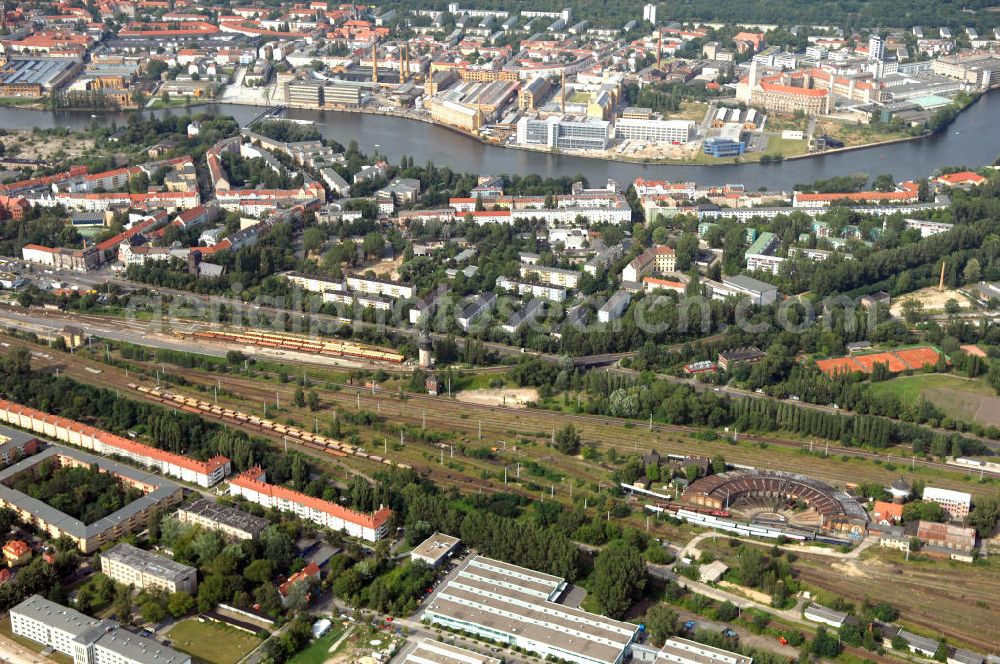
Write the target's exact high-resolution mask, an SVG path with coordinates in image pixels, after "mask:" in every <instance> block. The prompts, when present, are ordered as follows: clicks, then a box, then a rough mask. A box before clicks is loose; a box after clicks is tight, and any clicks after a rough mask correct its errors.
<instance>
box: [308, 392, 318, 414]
mask: <svg viewBox="0 0 1000 664" xmlns="http://www.w3.org/2000/svg"><path fill="white" fill-rule="evenodd" d="M306 403H307V404H308V405H309V410H311V411H313V412H316V411H317V410H319V394H317V393H316V390H309V395H308V396H307V397H306Z"/></svg>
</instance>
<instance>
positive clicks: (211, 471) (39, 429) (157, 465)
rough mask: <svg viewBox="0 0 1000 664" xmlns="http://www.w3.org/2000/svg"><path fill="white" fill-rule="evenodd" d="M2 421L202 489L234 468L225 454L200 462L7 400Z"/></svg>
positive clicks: (0, 407)
mask: <svg viewBox="0 0 1000 664" xmlns="http://www.w3.org/2000/svg"><path fill="white" fill-rule="evenodd" d="M0 421H2V422H6V423H8V424H12V425H14V426H16V427H19V428H21V429H27V430H29V431H34V432H35V433H38V434H41V435H43V436H48V437H50V438H55V439H56V440H60V441H62V442H64V443H68V444H70V445H76V446H78V447H82V448H84V449H87V450H91V451H94V452H97V453H98V454H106V455H113V456H119V457H124V458H126V459H128V460H129V461H132V462H134V463H137V464H140V465H142V466H145V467H147V468H152V469H154V470H157V471H159V472H160V473H162V474H164V475H167V476H169V477H176V478H178V479H181V480H184V481H185V482H191V483H192V484H197V485H198V486H201V487H206V488H207V487H210V486H213V485H215V484H218V483H219V482H220V481H221V480H222V478H224V477H225V476H226V475H228V474H229V473H230V470H231V468H232V464H231V462H230V460H229V459H228V458H226V457H224V456H221V455H219V456H214V457H212V458H211V459H209V460H207V461H198V460H196V459H191V458H188V457H186V456H183V455H180V454H174V453H173V452H167V451H166V450H161V449H158V448H156V447H152V446H150V445H144V444H142V443H139V442H136V441H134V440H130V439H128V438H125V437H123V436H116V435H115V434H112V433H108V432H107V431H102V430H100V429H96V428H94V427H92V426H89V425H86V424H83V423H82V422H76V421H74V420H70V419H67V418H65V417H59V416H57V415H49V414H48V413H45V412H42V411H40V410H35V409H34V408H29V407H27V406H22V405H20V404H16V403H13V402H11V401H7V400H6V399H0Z"/></svg>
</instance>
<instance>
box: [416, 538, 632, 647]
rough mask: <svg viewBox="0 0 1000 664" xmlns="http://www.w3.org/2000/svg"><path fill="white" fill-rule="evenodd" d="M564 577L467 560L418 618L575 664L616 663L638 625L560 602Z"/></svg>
mask: <svg viewBox="0 0 1000 664" xmlns="http://www.w3.org/2000/svg"><path fill="white" fill-rule="evenodd" d="M568 586H569V584H568V583H567V582H566V580H565V579H562V578H560V577H557V576H552V575H550V574H543V573H541V572H535V571H533V570H530V569H525V568H524V567H518V566H516V565H511V564H508V563H505V562H501V561H499V560H493V559H491V558H486V557H484V556H475V557H473V558H471V559H470V560H469V561H468V562H467V563H466V564H465V566H464V567H463V568H462V569H461V570H460V571H459V572H458V574H456V575H455V576H453V577H452V578H451V579H450V580H449V581H448V582H447V583H446V584H444V586H442V587H441V589H440V590H439V591H438V592H437V594H436V595H435V596H434V597H433V598H432V599H431V600H430V603H429V604H428V605H427V608H426V609H424V613H423V615H422V619H423V620H427V621H429V622H431V623H433V624H437V625H442V626H444V627H448V628H450V629H455V630H459V631H464V632H470V633H472V634H477V635H479V636H483V637H486V638H489V639H492V640H494V641H498V642H500V643H503V644H505V645H509V646H516V647H519V648H523V649H524V650H526V651H529V652H532V653H536V654H537V655H538V656H539V657H541V658H543V659H544V658H549V657H552V658H555V659H556V660H561V661H565V662H573V663H574V664H620V663H621V662H623V661H625V659H626V656H627V653H628V649H629V646H630V645H631V644H632V642H633V641H634V639H635V637H636V635H637V634H638V632H639V627H638V625H633V624H631V623H626V622H621V621H618V620H612V619H610V618H606V617H604V616H600V615H597V614H593V613H589V612H587V611H584V610H582V609H578V608H574V607H571V606H566V605H564V604H560V603H559V599H560V598H561V597H562V595H563V593H564V592H565V591H566V589H567V588H568Z"/></svg>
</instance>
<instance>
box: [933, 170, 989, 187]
mask: <svg viewBox="0 0 1000 664" xmlns="http://www.w3.org/2000/svg"><path fill="white" fill-rule="evenodd" d="M937 181H938V182H941V183H943V184H982V183H983V182H986V178H984V177H983V176H982V175H980V174H979V173H974V172H972V171H961V172H958V173H948V174H947V175H941V176H939V177H938V178H937Z"/></svg>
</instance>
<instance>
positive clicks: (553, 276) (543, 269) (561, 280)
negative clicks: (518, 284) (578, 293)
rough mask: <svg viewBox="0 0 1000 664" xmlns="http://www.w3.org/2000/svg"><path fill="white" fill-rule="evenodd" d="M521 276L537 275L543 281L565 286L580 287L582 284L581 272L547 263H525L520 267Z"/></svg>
mask: <svg viewBox="0 0 1000 664" xmlns="http://www.w3.org/2000/svg"><path fill="white" fill-rule="evenodd" d="M520 274H521V277H528V276H531V275H537V276H538V278H539V280H541V281H542V282H543V283H547V284H550V285H552V286H562V287H563V288H578V287H579V285H580V273H579V272H576V271H574V270H564V269H562V268H558V267H547V266H545V265H525V264H522V265H521V268H520Z"/></svg>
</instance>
